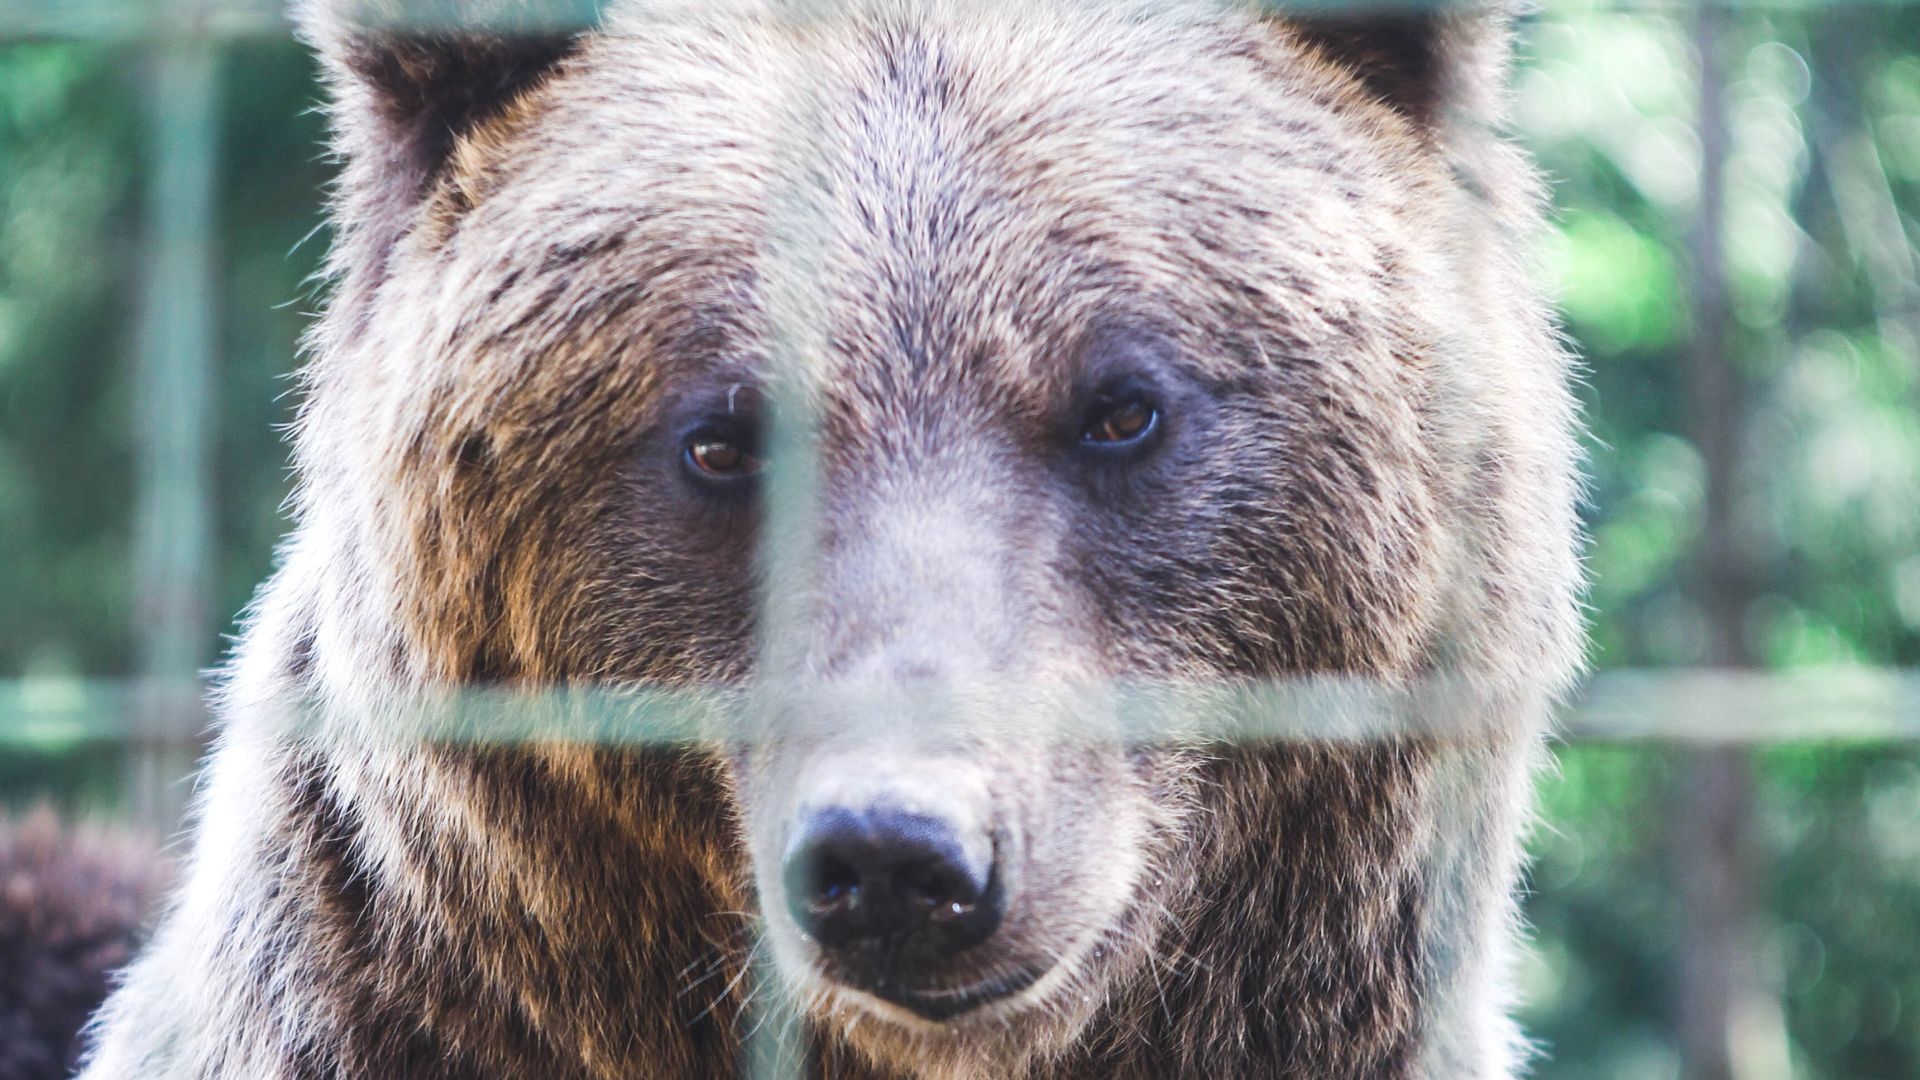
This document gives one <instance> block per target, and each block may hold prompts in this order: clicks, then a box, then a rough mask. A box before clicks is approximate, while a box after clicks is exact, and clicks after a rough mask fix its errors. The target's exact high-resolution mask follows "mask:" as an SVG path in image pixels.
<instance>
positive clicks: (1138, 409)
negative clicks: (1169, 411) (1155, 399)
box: [1080, 395, 1160, 450]
mask: <svg viewBox="0 0 1920 1080" xmlns="http://www.w3.org/2000/svg"><path fill="white" fill-rule="evenodd" d="M1159 427H1160V410H1159V409H1158V408H1156V407H1154V405H1153V403H1152V402H1150V401H1148V400H1147V399H1146V398H1144V397H1141V396H1138V395H1132V396H1128V397H1122V398H1108V399H1105V400H1103V401H1101V402H1099V403H1098V404H1097V405H1096V406H1095V407H1094V410H1093V415H1092V417H1090V418H1089V419H1088V421H1087V425H1086V426H1085V427H1084V428H1082V429H1081V430H1080V441H1081V442H1082V443H1084V444H1086V445H1088V446H1097V447H1102V448H1107V449H1115V450H1118V449H1123V448H1126V447H1131V446H1139V445H1141V444H1143V443H1145V442H1146V441H1147V440H1148V439H1150V438H1152V437H1153V435H1154V432H1156V431H1157V430H1158V429H1159Z"/></svg>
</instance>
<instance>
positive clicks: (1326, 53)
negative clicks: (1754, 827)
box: [85, 0, 1579, 1080]
mask: <svg viewBox="0 0 1920 1080" xmlns="http://www.w3.org/2000/svg"><path fill="white" fill-rule="evenodd" d="M449 13H452V14H455V15H458V16H460V17H461V21H460V22H459V23H457V24H448V23H446V22H445V21H443V18H444V17H445V16H446V15H448V14H449ZM568 14H569V13H567V12H561V13H560V15H559V17H555V13H554V12H553V11H551V10H549V9H547V8H544V7H538V6H534V5H530V4H525V3H500V4H477V5H464V6H463V5H447V4H435V5H429V6H428V8H426V9H420V10H414V9H402V8H400V7H398V6H397V5H366V4H361V5H357V6H355V5H341V4H331V3H315V4H312V5H309V6H306V7H303V8H301V9H300V10H299V18H300V20H301V25H302V26H303V27H304V31H305V33H306V34H307V35H308V36H309V38H310V39H311V40H312V41H313V42H314V43H315V45H316V47H317V48H318V51H319V53H320V55H321V57H322V58H323V60H324V63H325V66H326V71H327V73H328V78H329V81H330V85H331V90H332V95H333V106H332V107H333V117H334V122H335V131H336V140H337V141H336V146H337V149H338V151H339V153H340V155H341V158H342V161H343V166H344V167H343V172H342V175H341V178H340V182H339V188H338V192H337V197H336V201H335V208H334V214H335V223H336V227H337V233H336V237H335V243H334V249H333V259H332V271H333V275H334V277H333V280H334V290H333V295H332V297H331V300H330V302H329V305H328V309H327V313H326V315H325V317H324V318H323V320H322V321H321V322H320V324H319V326H318V328H317V329H316V331H315V332H314V335H313V338H312V341H311V358H310V363H309V365H308V367H307V370H306V381H305V391H306V392H305V398H304V403H303V407H302V410H301V413H300V418H299V423H298V429H297V432H296V439H295V444H296V449H295V454H296V464H297V468H298V472H299V478H300V485H299V493H298V495H297V498H296V504H295V509H296V516H297V520H296V526H295V528H294V531H293V533H292V535H291V536H290V538H289V539H288V540H287V542H286V545H285V548H284V557H283V562H282V565H281V566H280V568H279V570H278V571H277V572H276V574H275V575H274V577H273V579H272V580H271V581H270V582H269V584H268V585H267V586H266V587H265V589H264V591H263V592H262V594H261V596H260V598H259V600H258V603H257V606H256V608H255V611H254V613H253V616H252V619H251V623H250V626H249V628H248V629H247V632H246V634H245V636H244V640H243V641H242V643H241V645H240V647H239V649H238V651H237V655H236V657H235V659H234V660H233V662H232V666H231V672H230V677H229V679H228V681H227V684H226V685H225V687H224V689H223V692H222V694H221V700H220V707H221V709H222V712H223V715H224V726H223V733H222V735H221V738H220V742H219V745H218V747H217V749H216V750H215V752H214V755H213V757H212V760H211V763H210V766H209V771H208V777H207V780H206V782H205V788H204V795H203V797H202V800H201V803H200V805H199V809H198V827H197V828H198V831H197V836H196V841H195V847H194V853H193V856H192V862H191V865H190V867H189V871H188V873H187V876H186V879H185V881H184V883H183V885H182V886H181V888H180V890H179V893H178V895H177V897H176V899H175V900H174V902H173V905H172V907H171V909H170V912H169V914H168V915H167V917H166V921H165V922H164V924H163V925H162V928H161V930H160V931H159V934H158V937H157V940H156V941H155V943H154V944H153V945H152V946H151V947H150V949H149V950H148V951H147V952H146V953H145V954H144V956H143V957H142V958H141V959H140V960H139V961H138V962H137V963H136V965H135V966H134V968H133V969H132V971H131V972H130V974H129V977H128V980H127V982H126V985H125V987H124V988H123V989H122V990H120V991H119V992H118V993H117V994H116V995H115V996H114V997H113V998H112V999H111V1001H110V1002H109V1003H108V1005H107V1006H106V1008H105V1009H104V1011H103V1013H102V1015H101V1018H100V1020H99V1023H98V1040H97V1045H96V1046H95V1048H94V1050H93V1053H92V1057H91V1060H90V1066H89V1069H88V1071H87V1072H86V1074H85V1075H86V1076H87V1077H89V1078H91V1080H109V1078H115V1080H117V1078H134V1077H138V1078H143V1080H146V1078H174V1077H180V1078H184V1077H213V1076H219V1077H246V1078H269V1077H285V1078H294V1077H299V1078H307V1077H314V1078H318V1077H402V1076H404V1077H422V1078H432V1077H446V1078H453V1077H542V1078H564V1077H683V1076H686V1077H704V1076H716V1077H717V1076H737V1075H741V1074H742V1073H743V1071H744V1070H746V1069H747V1068H748V1067H749V1065H750V1064H752V1062H756V1061H760V1060H762V1059H761V1058H759V1057H754V1056H753V1054H754V1053H757V1052H758V1051H757V1049H755V1048H758V1047H760V1046H762V1045H763V1042H762V1041H761V1038H760V1036H759V1035H757V1034H756V1035H754V1037H753V1038H748V1036H749V1034H750V1033H754V1032H756V1031H774V1032H776V1033H777V1034H779V1035H780V1036H781V1037H782V1038H781V1040H780V1041H778V1042H775V1043H773V1044H772V1045H773V1046H774V1047H775V1049H774V1050H773V1051H770V1052H769V1054H768V1056H767V1057H766V1059H765V1060H767V1061H772V1062H775V1063H782V1062H783V1061H784V1064H787V1065H791V1066H795V1067H798V1068H800V1069H802V1070H804V1071H806V1072H808V1073H809V1074H814V1075H828V1076H855V1077H862V1076H865V1077H901V1078H906V1077H925V1078H935V1077H940V1078H954V1080H959V1078H989V1077H991V1078H999V1077H1022V1076H1032V1077H1141V1078H1145V1077H1189V1076H1191V1077H1207V1078H1226V1077H1300V1078H1325V1077H1367V1078H1391V1077H1431V1078H1459V1077H1502V1076H1507V1075H1510V1074H1511V1073H1512V1072H1513V1071H1514V1070H1515V1069H1516V1068H1517V1067H1518V1062H1519V1059H1520V1056H1521V1050H1520V1043H1519V1040H1518V1039H1517V1037H1516V1035H1515V1033H1514V1031H1513V1030H1512V1027H1511V1025H1510V1023H1509V1022H1508V1020H1507V1019H1506V1007H1507V1004H1508V994H1507V988H1506V982H1505V972H1504V965H1505V959H1506V956H1507V953H1508V951H1509V947H1510V941H1511V938H1512V937H1513V934H1514V930H1513V926H1512V923H1513V921H1514V920H1513V907H1512V903H1511V899H1510V890H1511V888H1512V883H1513V880H1514V877H1515V874H1516V866H1517V862H1518V856H1517V849H1518V844H1517V840H1516V835H1517V833H1518V830H1519V828H1520V825H1521V821H1522V818H1523V816H1524V805H1525V801H1526V792H1527V786H1528V769H1529V766H1530V763H1531V762H1532V761H1533V759H1534V758H1535V756H1536V755H1537V752H1538V745H1539V741H1540V733H1541V731H1542V729H1543V727H1544V725H1545V722H1546V717H1547V714H1548V711H1549V708H1550V705H1551V702H1552V699H1553V696H1554V695H1555V694H1556V693H1558V692H1560V690H1561V689H1562V688H1563V687H1564V685H1565V683H1566V682H1567V680H1568V679H1569V677H1570V675H1571V673H1572V671H1573V669H1574V667H1575V666H1576V662H1577V653H1578V648H1579V646H1578V640H1579V632H1578V598H1577V596H1578V579H1579V572H1578V559H1577V526H1576V519H1575V502H1576V496H1577V481H1576V471H1577V470H1576V450H1575V447H1576V440H1575V427H1576V421H1575V415H1574V409H1573V407H1572V404H1571V397H1570V394H1569V391H1568V387H1567V382H1568V377H1567V361H1566V358H1565V356H1564V354H1563V351H1562V349H1561V347H1560V345H1559V343H1558V340H1557V338H1556V334H1555V331H1554V328H1553V325H1552V321H1551V319H1550V317H1549V314H1548V312H1547V310H1546V308H1545V306H1544V305H1543V304H1542V302H1541V300H1540V298H1539V297H1538V295H1537V293H1536V291H1535V288H1534V286H1533V285H1532V284H1531V283H1530V281H1529V276H1528V273H1527V271H1526V265H1525V260H1524V251H1525V244H1526V242H1527V240H1528V237H1529V236H1530V234H1531V233H1532V232H1533V230H1534V229H1535V227H1536V226H1537V223H1538V205H1539V202H1540V192H1539V186H1538V184H1537V182H1536V180H1535V178H1534V176H1533V175H1532V174H1531V172H1530V171H1529V169H1528V168H1527V166H1526V165H1525V163H1524V161H1523V160H1522V158H1521V157H1520V156H1519V155H1518V154H1517V153H1516V152H1515V151H1514V150H1512V149H1510V148H1509V147H1508V146H1507V145H1506V144H1504V143H1503V142H1502V141H1501V138H1500V134H1499V130H1500V127H1501V123H1502V108H1503V107H1502V94H1503V89H1502V87H1503V84H1504V81H1505V66H1506V53H1507V41H1508V20H1507V17H1506V15H1505V14H1504V13H1503V12H1501V11H1499V10H1493V9H1485V8H1477V7H1445V8H1434V7H1431V6H1428V5H1413V6H1407V7H1397V8H1393V9H1391V10H1389V11H1386V12H1384V13H1378V14H1371V15H1369V14H1358V13H1356V14H1341V13H1340V12H1338V11H1335V10H1331V9H1329V8H1328V7H1326V6H1319V7H1316V8H1313V9H1310V10H1308V11H1306V12H1305V13H1302V14H1298V15H1289V14H1287V13H1285V12H1281V11H1275V10H1269V9H1266V8H1264V7H1262V6H1261V5H1258V4H1253V3H1201V2H1191V3H1189V2H1182V0H1166V2H1140V0H1128V2H1117V3H1095V2H1091V0H1028V2H1025V3H1019V4H1014V3H1006V2H999V0H978V2H971V3H967V2H958V0H852V2H850V3H845V4H809V3H798V2H794V3H781V2H776V0H766V2H758V0H730V2H726V3H718V4H715V3H693V2H676V0H660V2H654V3H648V2H645V0H641V2H634V3H627V4H618V3H616V4H613V5H610V6H609V7H608V8H607V10H605V11H603V12H599V13H598V14H597V15H596V16H595V18H594V19H593V20H592V21H591V22H589V23H587V24H579V23H575V22H572V21H569V18H568ZM482 687H490V688H494V689H495V691H496V692H497V693H499V694H504V695H506V698H505V700H508V701H512V700H516V699H515V698H514V697H513V695H515V694H525V695H527V700H529V701H531V700H533V697H532V696H533V695H534V694H535V693H537V692H542V691H546V692H553V691H557V690H566V691H570V692H578V693H580V694H583V695H584V694H585V693H586V692H587V691H589V690H591V689H592V688H617V689H627V690H636V691H649V692H655V693H657V694H658V695H660V696H661V697H662V698H663V699H664V698H671V697H673V696H674V695H680V696H681V698H684V699H685V700H688V701H710V702H716V703H718V704H716V705H714V706H713V707H712V709H711V710H710V712H711V714H712V715H711V716H710V717H707V718H705V719H700V720H698V721H697V722H695V723H694V724H692V725H691V728H690V729H689V730H688V731H686V732H682V734H681V737H679V738H677V739H676V740H674V741H671V742H668V743H665V744H659V743H653V744H649V743H644V742H638V741H626V740H623V739H621V738H617V737H615V738H604V739H591V738H587V737H585V736H584V735H582V734H581V733H580V732H578V731H570V730H560V729H556V730H554V731H548V732H546V733H544V734H543V733H542V732H541V731H539V730H535V731H533V732H532V737H531V738H527V739H523V740H520V741H514V742H485V741H482V742H474V741H472V740H466V739H461V738H457V737H453V735H450V734H447V733H446V732H445V731H442V732H441V734H440V735H439V736H437V737H434V738H425V737H419V733H418V732H417V730H416V729H415V728H413V727H412V725H413V723H414V722H415V719H416V718H417V715H416V714H419V713H421V712H423V711H431V709H432V707H433V705H432V703H433V702H438V701H442V700H445V699H446V697H445V695H446V693H447V692H449V691H457V690H460V689H462V688H482ZM1320 691H1325V694H1324V697H1325V698H1326V699H1327V700H1333V699H1337V700H1338V701H1339V702H1343V703H1345V704H1344V705H1342V706H1341V707H1339V708H1330V710H1329V711H1328V712H1326V713H1324V714H1322V713H1320V712H1317V711H1315V710H1314V709H1311V708H1306V709H1304V711H1302V708H1301V706H1305V705H1312V704H1313V703H1314V701H1316V700H1319V698H1318V697H1316V695H1317V694H1319V693H1320ZM495 700H499V699H495ZM676 700H678V699H676ZM1383 702H1384V706H1383V707H1379V708H1375V707H1373V706H1374V705H1380V704H1381V703H1383ZM1368 703H1372V704H1368ZM703 715H704V714H703ZM1369 717H1371V719H1368V718H1369ZM1316 724H1318V725H1320V726H1316ZM617 727H618V726H617V725H614V726H613V727H610V728H608V729H607V730H616V729H617ZM616 733H617V731H616ZM1236 734H1237V735H1238V736H1239V737H1234V738H1230V737H1229V736H1233V735H1236ZM781 1002H786V1003H787V1004H788V1005H789V1006H790V1010H789V1011H782V1008H781V1007H780V1003H781ZM750 1051H752V1053H750ZM788 1052H791V1057H789V1058H785V1059H783V1058H782V1057H781V1055H782V1054H784V1053H788ZM750 1058H751V1061H750Z"/></svg>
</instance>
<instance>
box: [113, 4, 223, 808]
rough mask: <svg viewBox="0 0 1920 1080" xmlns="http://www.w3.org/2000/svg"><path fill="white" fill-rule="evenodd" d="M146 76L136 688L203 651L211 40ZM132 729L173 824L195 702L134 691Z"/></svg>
mask: <svg viewBox="0 0 1920 1080" xmlns="http://www.w3.org/2000/svg"><path fill="white" fill-rule="evenodd" d="M148 62H149V65H150V66H149V68H148V70H147V71H146V72H145V77H146V79H147V81H148V86H149V90H150V93H149V95H148V109H147V115H146V119H147V135H148V140H147V145H148V152H149V155H150V158H151V165H150V168H149V170H148V173H147V177H148V180H147V185H148V186H147V191H146V199H145V208H144V209H145V215H146V216H145V232H146V242H145V245H144V250H143V253H142V254H143V273H142V278H141V292H142V298H141V299H142V303H141V314H140V324H139V351H138V373H137V378H136V386H137V398H136V412H137V432H138V453H137V465H136V469H137V477H136V483H135V487H136V492H137V499H138V514H137V517H136V519H135V551H136V558H135V582H136V584H135V605H134V618H135V626H134V636H135V640H136V648H137V656H138V659H137V664H138V668H139V671H140V673H141V675H142V676H144V680H145V681H144V682H142V683H141V684H140V686H141V687H143V688H145V687H151V686H156V685H173V684H180V683H191V682H193V680H194V678H195V675H196V673H197V672H198V670H199V668H200V667H201V665H203V664H205V663H207V662H208V661H210V660H211V659H212V656H211V655H210V654H211V652H212V648H213V646H214V644H215V640H214V623H213V621H212V619H211V618H210V613H211V611H212V598H211V595H210V594H211V589H210V579H211V577H212V564H213V556H212V550H211V549H212V542H213V537H212V533H213V495H212V490H211V488H212V478H211V475H210V474H211V461H212V441H213V431H214V419H213V415H212V394H211V386H212V382H213V368H214V353H215V351H216V344H215V342H216V337H217V332H216V325H217V324H216V321H215V314H214V312H215V302H216V301H215V295H216V287H215V282H214V268H213V261H214V252H213V248H214V235H215V234H214V207H215V205H216V199H217V196H218V191H217V187H218V176H217V170H216V168H215V161H216V158H217V152H218V145H219V106H218V101H217V96H216V94H217V86H216V79H217V72H216V56H215V46H214V45H213V44H211V43H210V42H206V41H200V40H193V39H175V40H168V41H162V42H159V43H157V44H156V45H155V46H154V47H153V48H152V49H151V50H150V52H149V54H148ZM132 704H133V706H134V709H135V712H134V715H133V717H132V723H131V725H130V727H131V729H132V731H133V732H134V733H135V739H134V743H133V745H132V747H131V750H132V754H131V755H130V757H129V759H128V763H127V765H128V775H129V783H128V792H129V801H130V803H131V805H132V806H133V807H135V808H136V809H137V811H138V812H139V814H140V815H141V818H142V819H143V820H145V821H147V822H150V823H152V824H154V825H155V826H157V827H160V828H163V829H167V830H171V828H172V827H173V825H174V824H175V823H176V822H177V821H179V820H180V818H181V815H182V813H183V811H184V809H185V787H184V784H183V783H182V782H181V777H182V776H183V775H184V774H185V772H186V771H187V770H189V769H190V768H191V765H192V758H191V755H190V752H189V751H184V750H182V749H181V746H182V744H183V743H185V742H188V741H189V740H190V739H191V737H192V736H193V735H194V733H195V732H197V731H198V730H199V729H200V727H201V723H200V721H201V711H200V709H199V708H198V707H197V705H195V703H193V702H191V701H187V702H182V701H181V700H180V699H179V698H178V697H177V696H176V695H171V694H161V695H158V696H148V695H137V696H136V698H135V700H134V701H133V702H132Z"/></svg>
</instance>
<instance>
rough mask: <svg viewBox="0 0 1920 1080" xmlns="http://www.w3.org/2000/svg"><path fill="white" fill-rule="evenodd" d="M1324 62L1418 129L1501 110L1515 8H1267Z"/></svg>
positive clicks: (1379, 2) (1415, 2)
mask: <svg viewBox="0 0 1920 1080" xmlns="http://www.w3.org/2000/svg"><path fill="white" fill-rule="evenodd" d="M1266 6H1267V7H1268V8H1269V10H1271V11H1272V12H1273V13H1274V15H1275V17H1276V18H1277V20H1278V21H1279V22H1280V23H1281V24H1282V25H1283V26H1284V27H1286V28H1287V29H1289V30H1291V31H1292V32H1293V33H1295V34H1297V35H1298V36H1299V38H1300V39H1301V40H1302V41H1303V42H1304V43H1306V44H1308V45H1310V46H1311V47H1313V48H1314V49H1316V50H1317V51H1318V52H1319V53H1320V54H1321V55H1322V56H1324V57H1326V58H1327V59H1328V60H1331V61H1333V62H1334V63H1336V64H1338V65H1340V66H1341V67H1343V68H1346V69H1347V70H1349V71H1351V72H1353V74H1354V75H1356V76H1358V78H1359V79H1360V81H1361V83H1362V84H1364V85H1365V86H1366V87H1367V89H1368V90H1370V91H1371V92H1372V93H1373V95H1374V96H1375V97H1376V98H1378V99H1380V100H1381V101H1383V102H1385V103H1386V104H1387V105H1390V106H1392V107H1393V108H1394V109H1396V110H1398V111H1399V112H1401V113H1402V114H1404V115H1405V116H1406V117H1407V118H1408V119H1410V120H1412V121H1413V122H1414V124H1415V125H1416V126H1419V127H1421V128H1427V129H1430V128H1434V127H1437V126H1443V125H1445V124H1446V123H1447V122H1449V121H1450V120H1453V119H1458V118H1462V117H1468V118H1472V119H1474V120H1476V121H1491V120H1494V119H1496V118H1497V117H1498V116H1499V114H1500V112H1501V109H1502V105H1501V99H1502V96H1503V94H1504V90H1505V85H1506V79H1507V67H1508V62H1509V56H1510V52H1511V41H1512V26H1513V17H1514V15H1515V14H1516V13H1517V12H1518V10H1519V9H1520V7H1521V3H1520V2H1519V0H1359V2H1356V3H1353V4H1351V5H1350V6H1343V5H1342V4H1341V3H1340V0H1309V2H1307V3H1306V4H1305V5H1304V6H1295V5H1294V4H1292V3H1287V2H1285V0H1281V2H1278V3H1269V4H1267V5H1266Z"/></svg>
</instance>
